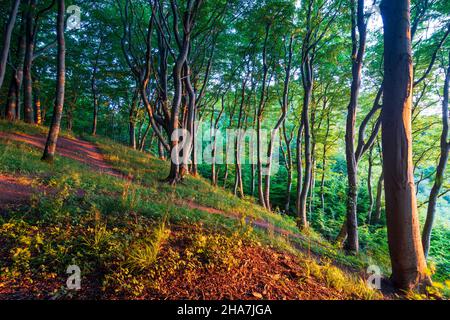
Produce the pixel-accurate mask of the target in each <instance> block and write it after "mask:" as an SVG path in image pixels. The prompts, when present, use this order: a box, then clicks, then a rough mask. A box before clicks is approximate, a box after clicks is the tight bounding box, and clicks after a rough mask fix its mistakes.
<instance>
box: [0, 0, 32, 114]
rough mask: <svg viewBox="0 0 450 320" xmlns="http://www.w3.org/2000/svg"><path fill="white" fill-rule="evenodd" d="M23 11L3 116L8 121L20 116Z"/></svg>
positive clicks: (23, 43) (23, 48)
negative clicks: (14, 62) (14, 63)
mask: <svg viewBox="0 0 450 320" xmlns="http://www.w3.org/2000/svg"><path fill="white" fill-rule="evenodd" d="M28 2H29V0H28ZM28 2H27V4H28ZM25 12H26V11H25V10H24V11H23V12H22V21H21V23H20V31H19V37H18V43H17V58H16V59H17V60H16V65H15V71H14V72H13V73H12V74H11V81H10V84H9V90H8V98H7V102H6V112H5V117H6V119H7V120H8V121H13V120H16V119H17V120H18V119H19V117H20V88H21V87H22V79H23V63H24V58H25V37H24V32H25Z"/></svg>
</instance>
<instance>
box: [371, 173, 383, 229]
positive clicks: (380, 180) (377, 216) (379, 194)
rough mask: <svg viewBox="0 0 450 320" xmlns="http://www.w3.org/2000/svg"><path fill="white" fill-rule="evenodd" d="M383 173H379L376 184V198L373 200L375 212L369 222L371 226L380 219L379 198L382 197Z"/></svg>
mask: <svg viewBox="0 0 450 320" xmlns="http://www.w3.org/2000/svg"><path fill="white" fill-rule="evenodd" d="M383 176H384V174H383V171H381V174H380V177H379V178H378V183H377V196H376V200H375V212H374V215H373V218H372V221H371V224H377V223H379V222H380V219H381V197H382V195H383V179H384V178H383Z"/></svg>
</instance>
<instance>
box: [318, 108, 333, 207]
mask: <svg viewBox="0 0 450 320" xmlns="http://www.w3.org/2000/svg"><path fill="white" fill-rule="evenodd" d="M330 112H331V111H329V112H328V113H327V129H326V132H325V138H324V142H323V151H322V176H321V178H320V204H321V207H322V212H323V214H325V172H326V171H325V170H326V164H327V141H328V136H329V135H330Z"/></svg>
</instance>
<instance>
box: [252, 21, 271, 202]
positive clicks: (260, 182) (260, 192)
mask: <svg viewBox="0 0 450 320" xmlns="http://www.w3.org/2000/svg"><path fill="white" fill-rule="evenodd" d="M270 27H271V23H267V24H266V28H265V31H266V32H265V37H264V45H263V52H262V59H263V63H262V64H263V65H262V67H263V77H262V86H261V96H260V98H259V104H258V112H257V113H258V114H257V123H256V135H257V137H256V140H257V148H256V149H257V150H256V157H257V165H258V199H259V204H260V205H261V206H263V207H264V208H268V204H267V203H266V201H265V197H264V190H263V163H262V160H261V153H262V150H261V149H262V145H261V143H262V141H261V139H262V136H261V134H262V132H261V123H262V119H263V114H264V107H265V102H266V82H267V73H268V66H267V43H268V39H269V32H270Z"/></svg>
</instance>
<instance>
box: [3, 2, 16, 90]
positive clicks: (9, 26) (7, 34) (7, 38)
mask: <svg viewBox="0 0 450 320" xmlns="http://www.w3.org/2000/svg"><path fill="white" fill-rule="evenodd" d="M19 4H20V0H15V1H13V5H12V8H11V13H10V14H9V17H8V21H7V22H6V26H5V30H4V32H3V36H4V38H3V48H2V51H1V54H0V89H1V88H2V86H3V80H4V79H5V72H6V63H7V60H8V53H9V47H10V45H11V35H12V32H13V29H14V24H15V23H16V17H17V12H18V11H19Z"/></svg>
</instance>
